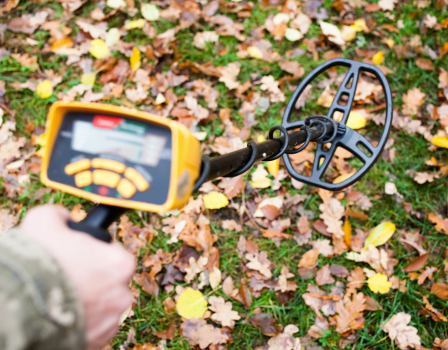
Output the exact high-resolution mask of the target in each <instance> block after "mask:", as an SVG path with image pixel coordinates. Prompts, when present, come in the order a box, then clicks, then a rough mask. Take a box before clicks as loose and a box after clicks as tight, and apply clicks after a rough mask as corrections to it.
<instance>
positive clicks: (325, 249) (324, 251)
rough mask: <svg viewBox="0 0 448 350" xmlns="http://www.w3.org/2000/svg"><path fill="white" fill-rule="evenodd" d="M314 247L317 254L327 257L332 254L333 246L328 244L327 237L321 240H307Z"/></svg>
mask: <svg viewBox="0 0 448 350" xmlns="http://www.w3.org/2000/svg"><path fill="white" fill-rule="evenodd" d="M309 243H310V244H311V245H312V246H313V248H314V249H317V250H318V251H319V254H321V255H323V256H325V257H327V258H329V257H330V256H332V255H333V254H334V248H333V246H331V245H330V243H331V242H330V240H329V239H323V240H317V241H312V242H309Z"/></svg>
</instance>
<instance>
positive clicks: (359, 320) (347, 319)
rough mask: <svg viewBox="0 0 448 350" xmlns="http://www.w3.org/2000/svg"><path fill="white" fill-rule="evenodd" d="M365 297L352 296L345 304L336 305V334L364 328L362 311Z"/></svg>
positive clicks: (357, 294)
mask: <svg viewBox="0 0 448 350" xmlns="http://www.w3.org/2000/svg"><path fill="white" fill-rule="evenodd" d="M365 301H366V299H365V296H364V294H363V293H355V294H353V298H352V300H350V299H348V300H347V302H345V303H336V307H335V310H336V312H337V313H338V314H337V315H336V316H335V317H334V318H335V320H336V332H338V333H339V334H343V333H346V332H347V331H349V330H350V329H354V330H355V329H360V328H362V327H363V326H364V318H363V316H362V315H363V311H364V310H365V308H366V304H365Z"/></svg>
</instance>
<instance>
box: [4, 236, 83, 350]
mask: <svg viewBox="0 0 448 350" xmlns="http://www.w3.org/2000/svg"><path fill="white" fill-rule="evenodd" d="M85 347H86V344H85V330H84V318H83V310H82V307H81V303H80V301H79V299H78V297H77V295H76V291H75V288H74V286H72V285H71V281H69V280H68V278H67V277H66V275H65V273H64V271H63V270H62V268H61V267H60V266H59V265H58V263H57V262H56V261H55V260H54V258H53V257H52V256H51V255H50V254H49V253H48V252H47V251H46V250H45V249H44V248H42V247H41V246H40V245H39V244H37V243H35V242H33V241H32V240H30V239H29V238H27V237H25V236H24V235H22V234H21V233H20V232H19V230H18V229H12V230H10V231H8V232H7V233H4V234H2V235H0V349H3V350H22V349H33V350H42V349H46V350H53V349H54V350H56V349H57V350H75V349H76V350H82V349H85Z"/></svg>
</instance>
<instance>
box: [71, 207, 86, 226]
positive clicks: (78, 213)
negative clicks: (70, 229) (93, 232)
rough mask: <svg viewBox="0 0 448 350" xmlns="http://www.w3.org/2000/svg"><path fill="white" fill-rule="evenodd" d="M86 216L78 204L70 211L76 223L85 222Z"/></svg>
mask: <svg viewBox="0 0 448 350" xmlns="http://www.w3.org/2000/svg"><path fill="white" fill-rule="evenodd" d="M86 216H87V213H86V212H85V210H84V209H82V206H81V204H76V205H75V206H74V207H73V209H72V210H71V211H70V218H71V220H72V221H74V222H80V221H81V220H84V219H85V217H86Z"/></svg>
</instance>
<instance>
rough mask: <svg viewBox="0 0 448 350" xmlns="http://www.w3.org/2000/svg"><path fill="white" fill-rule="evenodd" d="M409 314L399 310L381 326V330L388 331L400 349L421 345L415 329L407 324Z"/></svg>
mask: <svg viewBox="0 0 448 350" xmlns="http://www.w3.org/2000/svg"><path fill="white" fill-rule="evenodd" d="M410 321H411V315H409V314H407V313H404V312H399V313H398V314H396V315H394V316H392V317H391V319H390V320H389V321H387V322H386V324H385V325H384V327H383V331H385V332H386V333H389V337H390V339H392V340H395V344H396V345H397V346H398V347H399V348H400V349H402V350H405V349H407V348H408V346H410V347H412V348H415V347H419V346H420V345H421V342H420V337H419V336H418V334H417V329H416V328H415V327H413V326H409V325H408V324H409V322H410Z"/></svg>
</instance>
